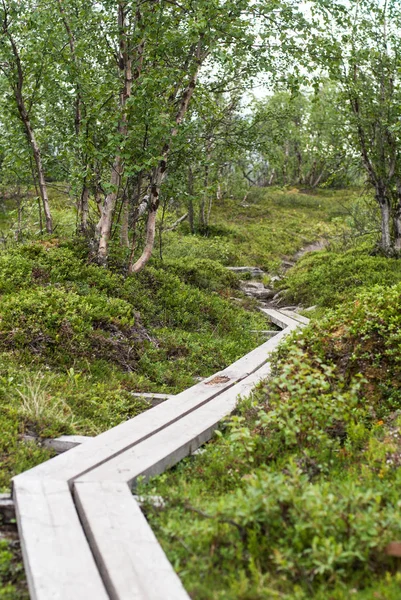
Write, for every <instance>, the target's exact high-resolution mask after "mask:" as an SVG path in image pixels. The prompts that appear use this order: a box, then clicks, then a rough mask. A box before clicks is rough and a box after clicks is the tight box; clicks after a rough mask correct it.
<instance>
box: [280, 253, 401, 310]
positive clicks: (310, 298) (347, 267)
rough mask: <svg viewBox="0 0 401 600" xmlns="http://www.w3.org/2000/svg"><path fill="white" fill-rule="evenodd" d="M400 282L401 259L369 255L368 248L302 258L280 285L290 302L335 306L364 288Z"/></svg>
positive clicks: (316, 254)
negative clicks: (285, 290)
mask: <svg viewBox="0 0 401 600" xmlns="http://www.w3.org/2000/svg"><path fill="white" fill-rule="evenodd" d="M399 281H401V262H400V261H399V260H395V259H390V258H385V257H382V256H369V254H368V252H367V249H366V248H361V249H352V250H348V251H347V252H345V253H341V252H332V251H323V252H316V253H312V254H310V255H307V256H305V257H304V258H302V259H301V260H300V261H299V263H298V264H297V265H296V266H295V267H294V268H293V269H291V270H290V271H289V272H288V273H287V275H286V277H285V279H284V280H283V282H282V283H281V286H282V287H283V288H286V289H287V290H288V292H287V298H288V300H289V301H291V302H292V301H294V302H300V303H303V304H304V305H311V304H319V305H322V306H329V307H332V306H336V305H337V304H339V303H340V302H343V301H344V300H346V299H352V297H353V296H354V295H355V294H356V293H357V292H358V291H359V290H360V289H361V288H364V287H369V288H370V287H372V286H374V285H377V284H380V285H393V284H395V283H398V282H399Z"/></svg>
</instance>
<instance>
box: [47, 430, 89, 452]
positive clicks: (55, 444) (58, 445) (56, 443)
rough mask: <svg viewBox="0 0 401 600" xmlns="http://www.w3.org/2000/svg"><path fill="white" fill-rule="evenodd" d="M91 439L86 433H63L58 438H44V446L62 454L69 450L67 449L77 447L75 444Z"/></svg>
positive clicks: (78, 444)
mask: <svg viewBox="0 0 401 600" xmlns="http://www.w3.org/2000/svg"><path fill="white" fill-rule="evenodd" d="M91 439H92V438H91V437H89V436H86V435H61V436H60V437H58V438H56V439H50V438H48V439H46V440H43V446H44V447H45V448H51V449H52V450H54V451H55V452H57V454H62V453H63V452H67V450H71V448H75V446H80V445H81V444H84V443H85V442H87V441H88V440H91Z"/></svg>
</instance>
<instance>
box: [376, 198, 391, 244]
mask: <svg viewBox="0 0 401 600" xmlns="http://www.w3.org/2000/svg"><path fill="white" fill-rule="evenodd" d="M376 200H377V201H378V203H379V206H380V212H381V243H380V245H381V248H382V250H383V252H385V254H389V252H390V251H391V204H390V202H389V200H388V198H387V196H386V195H385V193H384V192H383V191H382V190H379V191H377V192H376Z"/></svg>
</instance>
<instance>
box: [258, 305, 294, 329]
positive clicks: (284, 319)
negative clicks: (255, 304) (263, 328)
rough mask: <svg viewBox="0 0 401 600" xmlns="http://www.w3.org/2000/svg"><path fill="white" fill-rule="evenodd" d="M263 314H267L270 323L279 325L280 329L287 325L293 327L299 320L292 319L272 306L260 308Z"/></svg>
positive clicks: (285, 327)
mask: <svg viewBox="0 0 401 600" xmlns="http://www.w3.org/2000/svg"><path fill="white" fill-rule="evenodd" d="M259 310H261V311H262V312H263V313H264V314H265V315H267V316H268V317H269V319H270V321H271V322H272V323H274V324H275V325H277V327H280V328H281V329H287V327H290V328H293V327H294V326H295V327H296V326H298V325H299V321H297V320H295V319H292V318H290V317H288V316H287V315H285V314H284V313H282V312H281V311H279V310H275V309H274V308H262V307H260V309H259Z"/></svg>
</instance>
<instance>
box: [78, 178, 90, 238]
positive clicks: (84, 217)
mask: <svg viewBox="0 0 401 600" xmlns="http://www.w3.org/2000/svg"><path fill="white" fill-rule="evenodd" d="M80 209H81V231H86V230H87V229H88V217H89V188H88V187H87V185H86V182H84V184H83V187H82V192H81V202H80Z"/></svg>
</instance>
